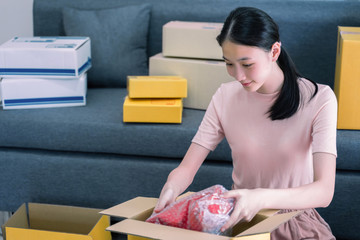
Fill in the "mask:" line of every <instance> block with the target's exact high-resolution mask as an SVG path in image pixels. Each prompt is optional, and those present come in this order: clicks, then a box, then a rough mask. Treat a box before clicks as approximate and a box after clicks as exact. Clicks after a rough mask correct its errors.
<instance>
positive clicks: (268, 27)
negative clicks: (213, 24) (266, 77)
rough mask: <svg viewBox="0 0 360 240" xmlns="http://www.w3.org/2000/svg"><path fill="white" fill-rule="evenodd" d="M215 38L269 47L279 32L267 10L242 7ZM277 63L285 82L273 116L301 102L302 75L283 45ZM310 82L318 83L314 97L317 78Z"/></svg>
mask: <svg viewBox="0 0 360 240" xmlns="http://www.w3.org/2000/svg"><path fill="white" fill-rule="evenodd" d="M216 39H217V41H218V43H219V45H220V46H222V44H223V42H224V41H225V40H228V41H231V42H233V43H235V44H241V45H247V46H255V47H259V48H261V49H263V50H265V51H270V50H271V48H272V46H273V44H274V43H275V42H280V35H279V28H278V25H277V24H276V23H275V22H274V20H273V19H272V18H271V17H270V16H269V15H268V14H267V13H265V12H264V11H262V10H260V9H257V8H252V7H239V8H237V9H235V10H233V11H232V12H231V13H230V14H229V16H228V17H227V19H226V20H225V23H224V26H223V28H222V30H221V33H220V34H219V36H217V38H216ZM277 64H278V65H279V67H280V68H281V70H282V71H283V73H284V83H283V86H282V88H281V90H280V93H279V96H278V98H277V99H276V100H275V103H274V104H273V105H272V106H271V108H270V109H269V111H268V114H269V117H270V119H271V120H282V119H286V118H289V117H291V116H292V115H294V114H295V113H296V112H297V110H298V109H299V106H300V90H299V84H298V79H299V78H301V77H302V76H301V75H300V73H299V72H298V71H297V70H296V67H295V64H294V63H293V61H292V60H291V58H290V56H289V55H288V54H287V53H286V51H285V49H284V48H283V47H281V53H280V56H279V58H278V60H277ZM310 81H311V80H310ZM311 82H312V83H313V84H314V86H315V91H314V93H313V96H312V97H314V96H315V95H316V93H317V91H318V87H317V84H316V83H315V82H313V81H311Z"/></svg>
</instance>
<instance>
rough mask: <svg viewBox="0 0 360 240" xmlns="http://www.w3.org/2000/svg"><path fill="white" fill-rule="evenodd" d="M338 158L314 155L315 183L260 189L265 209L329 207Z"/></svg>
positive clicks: (324, 154)
mask: <svg viewBox="0 0 360 240" xmlns="http://www.w3.org/2000/svg"><path fill="white" fill-rule="evenodd" d="M335 169H336V158H335V156H333V155H331V154H326V153H315V154H314V182H312V183H309V184H306V185H303V186H300V187H295V188H289V189H259V191H261V193H260V195H262V197H263V198H262V199H264V201H263V202H264V208H276V209H306V208H317V207H327V206H328V205H329V204H330V202H331V200H332V198H333V195H334V185H335Z"/></svg>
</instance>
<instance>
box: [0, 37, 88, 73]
mask: <svg viewBox="0 0 360 240" xmlns="http://www.w3.org/2000/svg"><path fill="white" fill-rule="evenodd" d="M90 67H91V49H90V38H88V37H15V38H13V39H11V40H9V41H7V42H5V43H4V44H2V45H1V46H0V76H2V77H18V76H21V77H27V76H30V77H34V76H35V77H39V76H42V77H56V78H59V77H68V78H69V77H70V78H73V77H78V76H80V75H81V74H82V73H84V72H86V71H87V70H88V69H89V68H90Z"/></svg>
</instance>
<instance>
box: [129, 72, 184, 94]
mask: <svg viewBox="0 0 360 240" xmlns="http://www.w3.org/2000/svg"><path fill="white" fill-rule="evenodd" d="M127 88H128V93H129V97H130V98H186V97H187V81H186V79H185V78H182V77H179V76H128V77H127Z"/></svg>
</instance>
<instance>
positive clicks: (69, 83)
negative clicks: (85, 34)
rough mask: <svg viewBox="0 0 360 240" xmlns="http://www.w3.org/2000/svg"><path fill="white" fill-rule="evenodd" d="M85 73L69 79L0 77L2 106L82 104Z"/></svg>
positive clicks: (85, 88) (25, 106)
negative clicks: (0, 79) (0, 78)
mask: <svg viewBox="0 0 360 240" xmlns="http://www.w3.org/2000/svg"><path fill="white" fill-rule="evenodd" d="M86 91H87V76H86V73H84V74H82V75H81V76H80V77H79V78H72V79H51V80H49V79H45V78H23V79H21V78H3V79H2V81H1V95H2V96H1V98H2V105H3V109H26V108H50V107H72V106H84V105H86Z"/></svg>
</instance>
